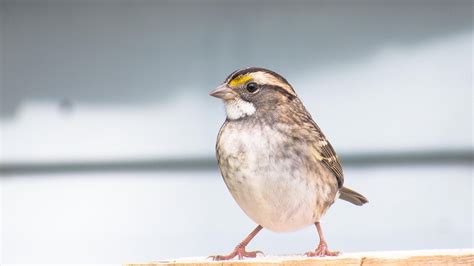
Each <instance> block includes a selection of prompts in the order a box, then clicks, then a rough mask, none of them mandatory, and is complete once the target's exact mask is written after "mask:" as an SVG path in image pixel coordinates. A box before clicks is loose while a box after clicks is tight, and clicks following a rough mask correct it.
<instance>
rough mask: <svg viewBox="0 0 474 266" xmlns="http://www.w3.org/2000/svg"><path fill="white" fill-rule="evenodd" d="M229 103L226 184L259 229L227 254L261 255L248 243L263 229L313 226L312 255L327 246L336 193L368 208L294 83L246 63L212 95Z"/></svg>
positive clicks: (224, 138) (221, 141)
mask: <svg viewBox="0 0 474 266" xmlns="http://www.w3.org/2000/svg"><path fill="white" fill-rule="evenodd" d="M210 95H211V96H214V97H218V98H221V99H222V100H223V101H224V104H225V109H226V113H227V119H226V121H225V122H224V124H223V125H222V127H221V129H220V131H219V135H218V137H217V144H216V153H217V161H218V164H219V168H220V171H221V173H222V176H223V178H224V181H225V184H226V185H227V188H228V189H229V191H230V193H231V194H232V196H233V197H234V199H235V201H237V203H238V204H239V206H240V207H241V208H242V210H244V212H245V213H246V214H247V215H248V216H249V217H250V218H251V219H252V220H253V221H255V222H256V223H257V224H258V226H257V227H256V228H255V229H254V230H253V231H252V233H250V235H249V236H248V237H247V238H245V239H244V241H242V242H241V243H240V244H239V245H237V247H236V248H235V249H234V251H233V252H231V253H230V254H229V255H226V256H220V255H219V256H212V257H213V259H215V260H226V259H231V258H234V257H236V256H238V258H239V259H241V258H243V257H255V256H256V255H257V253H258V251H253V252H248V251H246V250H245V247H246V246H247V244H248V243H249V242H250V240H251V239H252V238H253V237H254V236H255V235H256V234H257V233H258V232H259V231H260V230H261V229H262V228H267V229H269V230H272V231H275V232H284V231H295V230H298V229H301V228H303V227H305V226H308V225H311V224H315V225H316V228H317V231H318V234H319V239H320V240H319V245H318V247H317V248H316V250H315V251H312V252H307V253H306V255H308V256H326V255H329V256H335V255H337V254H338V252H334V251H329V250H328V248H327V244H326V241H325V239H324V236H323V233H322V230H321V226H320V223H319V220H320V218H321V216H322V215H323V214H324V213H325V212H326V210H327V209H328V208H329V207H330V206H331V205H332V204H333V203H334V201H335V199H336V198H338V197H339V198H341V199H343V200H346V201H349V202H351V203H353V204H355V205H362V204H364V203H366V202H367V199H366V198H365V197H364V196H362V195H360V194H359V193H357V192H355V191H352V190H350V189H348V188H345V187H343V183H344V176H343V173H342V168H341V164H340V161H339V159H338V157H337V155H336V153H335V152H334V149H333V147H332V146H331V144H330V143H329V141H328V140H327V139H326V137H325V136H324V134H323V133H322V132H321V129H320V128H319V127H318V125H317V124H316V123H315V122H314V121H313V119H312V118H311V115H310V114H309V113H308V111H306V109H305V107H304V106H303V104H302V103H301V101H300V99H299V98H298V96H297V95H296V93H295V91H294V90H293V87H292V86H291V85H290V84H289V83H288V82H287V81H286V79H284V78H283V77H282V76H280V75H278V74H277V73H275V72H273V71H270V70H267V69H263V68H256V67H251V68H245V69H240V70H237V71H235V72H233V73H232V74H230V75H229V76H228V77H227V79H226V80H225V81H224V83H223V84H222V85H221V86H219V87H218V88H217V89H215V90H213V91H212V92H211V93H210Z"/></svg>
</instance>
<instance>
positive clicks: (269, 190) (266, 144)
mask: <svg viewBox="0 0 474 266" xmlns="http://www.w3.org/2000/svg"><path fill="white" fill-rule="evenodd" d="M217 157H218V162H219V166H220V169H221V173H222V176H223V178H224V181H225V183H226V185H227V187H228V188H229V191H230V192H231V194H232V196H233V197H234V199H235V200H236V201H237V203H238V204H239V206H240V207H241V208H242V209H243V210H244V212H245V213H246V214H247V215H248V216H249V217H250V218H252V219H253V220H254V221H255V222H256V223H258V224H260V225H262V226H263V227H266V228H268V229H270V230H273V231H292V230H297V229H299V228H301V227H303V226H307V225H310V224H312V223H314V222H315V221H317V220H319V217H320V215H321V214H322V213H323V212H324V211H325V209H326V208H327V207H328V206H329V205H330V204H329V205H327V204H323V203H324V202H331V203H332V201H333V200H334V197H335V191H334V189H332V188H331V187H330V184H326V183H325V182H324V175H325V174H326V172H325V169H323V168H322V167H323V166H321V165H320V164H319V163H317V162H316V161H315V159H314V158H312V156H311V155H310V154H309V152H308V151H307V143H299V142H294V140H292V139H291V138H289V136H288V135H286V134H285V133H284V131H282V130H281V127H280V128H275V127H274V126H270V125H264V124H254V125H252V126H249V125H245V124H240V123H227V124H226V125H224V127H223V128H222V129H221V133H220V136H219V138H218V143H217ZM318 174H319V175H320V176H321V177H322V178H320V177H318V176H317V175H318ZM331 193H332V194H334V195H331ZM331 197H332V199H331Z"/></svg>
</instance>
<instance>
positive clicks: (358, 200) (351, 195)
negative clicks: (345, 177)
mask: <svg viewBox="0 0 474 266" xmlns="http://www.w3.org/2000/svg"><path fill="white" fill-rule="evenodd" d="M339 193H340V194H339V198H340V199H343V200H345V201H349V202H350V203H352V204H355V205H358V206H361V205H364V204H365V203H367V202H369V201H368V200H367V198H366V197H364V196H362V195H361V194H359V193H357V192H355V191H354V190H352V189H348V188H346V187H342V188H341V189H339Z"/></svg>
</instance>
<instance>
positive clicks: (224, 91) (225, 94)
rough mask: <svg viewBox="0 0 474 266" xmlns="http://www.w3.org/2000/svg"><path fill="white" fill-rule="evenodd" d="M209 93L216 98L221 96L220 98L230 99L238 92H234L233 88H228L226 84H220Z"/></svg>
mask: <svg viewBox="0 0 474 266" xmlns="http://www.w3.org/2000/svg"><path fill="white" fill-rule="evenodd" d="M209 95H211V96H214V97H216V98H221V99H222V100H232V99H234V98H235V97H237V95H238V94H237V93H236V92H234V90H232V89H231V88H229V87H228V86H227V84H222V85H220V86H219V87H217V88H216V89H215V90H213V91H211V92H209Z"/></svg>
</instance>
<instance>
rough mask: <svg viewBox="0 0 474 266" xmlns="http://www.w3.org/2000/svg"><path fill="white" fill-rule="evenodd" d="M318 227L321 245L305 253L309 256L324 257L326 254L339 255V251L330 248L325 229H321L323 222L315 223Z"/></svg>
mask: <svg viewBox="0 0 474 266" xmlns="http://www.w3.org/2000/svg"><path fill="white" fill-rule="evenodd" d="M315 225H316V229H317V230H318V235H319V245H318V247H317V248H316V250H315V251H310V252H306V253H305V255H306V256H308V257H324V256H337V255H339V251H330V250H329V249H328V244H327V243H326V240H325V239H324V235H323V230H322V229H321V224H320V223H319V222H316V223H315Z"/></svg>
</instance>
